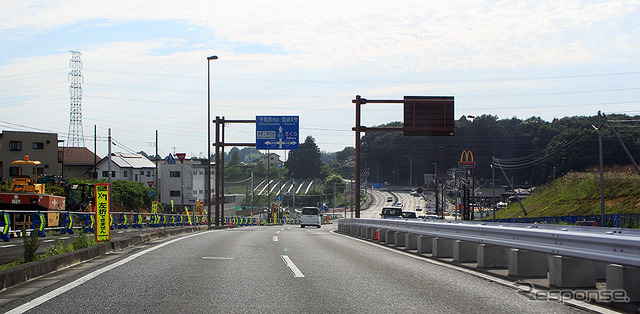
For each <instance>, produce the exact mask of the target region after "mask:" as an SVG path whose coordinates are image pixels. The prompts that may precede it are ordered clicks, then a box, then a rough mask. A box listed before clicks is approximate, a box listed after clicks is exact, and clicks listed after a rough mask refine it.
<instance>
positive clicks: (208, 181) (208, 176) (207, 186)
mask: <svg viewBox="0 0 640 314" xmlns="http://www.w3.org/2000/svg"><path fill="white" fill-rule="evenodd" d="M216 59H218V57H217V56H211V57H207V174H206V175H205V180H206V182H205V191H206V192H207V227H209V228H211V67H210V62H209V61H211V60H216Z"/></svg>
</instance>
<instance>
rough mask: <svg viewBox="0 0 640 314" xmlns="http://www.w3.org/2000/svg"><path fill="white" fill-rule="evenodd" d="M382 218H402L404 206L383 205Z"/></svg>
mask: <svg viewBox="0 0 640 314" xmlns="http://www.w3.org/2000/svg"><path fill="white" fill-rule="evenodd" d="M380 217H381V218H382V219H402V208H400V207H382V212H381V213H380Z"/></svg>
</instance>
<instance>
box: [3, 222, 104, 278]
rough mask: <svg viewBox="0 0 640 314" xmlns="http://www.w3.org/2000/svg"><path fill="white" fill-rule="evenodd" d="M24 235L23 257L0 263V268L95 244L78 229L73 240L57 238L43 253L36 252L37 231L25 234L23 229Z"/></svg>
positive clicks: (37, 245) (37, 243)
mask: <svg viewBox="0 0 640 314" xmlns="http://www.w3.org/2000/svg"><path fill="white" fill-rule="evenodd" d="M23 234H25V236H24V237H23V243H24V257H23V258H21V259H19V260H17V261H14V262H11V263H6V264H2V265H0V270H2V269H7V268H10V267H14V266H18V265H22V264H26V263H28V262H32V261H37V260H40V259H43V258H47V257H52V256H55V255H59V254H63V253H67V252H72V251H75V250H79V249H83V248H87V247H90V246H94V245H96V244H97V243H96V240H95V239H94V238H93V237H88V236H86V235H85V234H83V233H82V231H80V233H79V234H78V236H77V237H76V239H75V240H73V242H71V243H67V242H65V241H64V240H58V243H56V244H54V245H52V246H51V247H50V248H48V249H47V251H46V252H45V253H43V254H36V251H37V250H38V247H39V246H40V243H39V241H38V236H37V233H35V232H32V233H31V235H30V236H26V232H24V231H23Z"/></svg>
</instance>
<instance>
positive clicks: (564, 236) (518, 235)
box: [338, 218, 640, 267]
mask: <svg viewBox="0 0 640 314" xmlns="http://www.w3.org/2000/svg"><path fill="white" fill-rule="evenodd" d="M349 226H358V227H370V228H374V229H381V230H391V231H398V232H406V233H411V234H416V235H424V236H429V237H440V238H446V239H454V240H461V241H467V242H474V243H484V244H489V245H497V246H503V247H509V248H516V249H524V250H529V251H535V252H542V253H548V254H554V255H561V256H568V257H576V258H583V259H588V260H594V261H599V262H605V263H612V264H620V265H627V266H635V267H639V266H640V230H635V229H632V230H628V229H622V228H602V227H600V228H597V227H580V226H551V225H540V224H537V225H536V224H512V223H483V222H476V223H470V222H444V221H442V222H440V221H436V222H433V221H418V220H399V219H397V220H396V219H354V218H351V219H343V220H340V221H339V222H338V228H339V229H338V230H345V229H344V228H345V227H349ZM343 232H344V231H343Z"/></svg>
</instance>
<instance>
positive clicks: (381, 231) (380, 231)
mask: <svg viewBox="0 0 640 314" xmlns="http://www.w3.org/2000/svg"><path fill="white" fill-rule="evenodd" d="M386 239H387V230H384V229H378V241H380V242H385V241H386Z"/></svg>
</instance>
